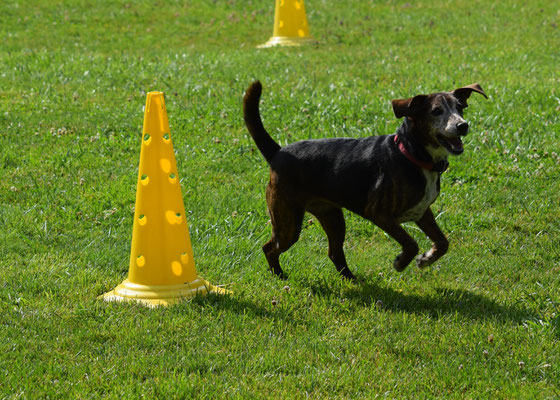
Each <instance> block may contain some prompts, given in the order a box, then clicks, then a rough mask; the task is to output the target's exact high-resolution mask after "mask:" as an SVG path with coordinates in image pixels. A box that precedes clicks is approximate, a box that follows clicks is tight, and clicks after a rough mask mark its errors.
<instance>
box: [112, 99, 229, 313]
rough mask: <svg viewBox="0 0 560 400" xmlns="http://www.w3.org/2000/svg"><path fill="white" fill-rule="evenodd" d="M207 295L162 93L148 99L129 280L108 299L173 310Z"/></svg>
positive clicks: (215, 290) (207, 284)
mask: <svg viewBox="0 0 560 400" xmlns="http://www.w3.org/2000/svg"><path fill="white" fill-rule="evenodd" d="M209 291H213V292H218V293H225V292H227V291H226V290H224V289H221V288H217V287H215V286H212V285H211V284H210V283H208V282H207V281H205V280H204V279H202V278H200V277H199V276H198V275H197V273H196V268H195V264H194V258H193V251H192V247H191V239H190V235H189V228H188V225H187V220H186V215H185V207H184V205H183V197H182V195H181V185H180V184H179V176H178V173H177V164H176V161H175V153H174V151H173V143H172V142H171V136H170V131H169V122H168V120H167V111H166V110H165V100H164V97H163V93H161V92H150V93H148V97H147V99H146V109H145V112H144V128H143V134H142V146H141V150H140V167H139V171H138V183H137V186H136V205H135V211H134V223H133V228H132V246H131V250H130V264H129V270H128V279H125V280H124V281H123V282H122V283H121V284H120V285H119V286H117V287H116V288H115V289H114V290H112V291H110V292H108V293H105V294H104V295H103V296H102V297H103V298H104V299H105V300H109V301H110V300H118V301H121V300H135V301H138V302H141V303H144V304H147V305H150V306H157V305H169V304H173V303H176V302H178V301H180V300H181V299H183V298H189V297H193V296H195V295H197V294H206V293H207V292H209Z"/></svg>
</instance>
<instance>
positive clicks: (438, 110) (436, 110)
mask: <svg viewBox="0 0 560 400" xmlns="http://www.w3.org/2000/svg"><path fill="white" fill-rule="evenodd" d="M441 114H443V108H441V107H436V108H434V109H433V110H432V115H441Z"/></svg>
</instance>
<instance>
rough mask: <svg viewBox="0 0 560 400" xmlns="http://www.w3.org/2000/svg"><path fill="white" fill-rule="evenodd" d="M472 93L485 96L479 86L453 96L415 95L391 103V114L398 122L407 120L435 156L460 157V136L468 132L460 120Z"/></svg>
mask: <svg viewBox="0 0 560 400" xmlns="http://www.w3.org/2000/svg"><path fill="white" fill-rule="evenodd" d="M472 92H477V93H480V94H481V95H483V96H484V97H486V98H488V96H486V93H484V91H483V90H482V88H481V87H480V85H479V84H478V83H473V84H472V85H469V86H464V87H461V88H458V89H455V90H453V91H452V92H442V93H433V94H429V95H424V94H421V95H418V96H414V97H411V98H409V99H401V100H393V102H392V104H393V112H394V113H395V116H396V117H397V118H402V117H406V118H407V120H409V121H410V122H411V123H412V126H413V127H414V129H413V131H414V133H415V134H416V135H419V136H420V137H418V138H417V139H419V140H420V141H422V142H423V143H424V145H425V146H426V149H427V150H428V151H429V152H430V153H432V154H433V155H437V156H446V155H447V154H453V155H459V154H461V153H462V152H463V142H462V141H461V136H465V135H466V134H467V132H468V130H469V124H468V123H467V121H465V120H464V119H463V109H465V108H467V99H468V98H469V97H470V95H471V93H472Z"/></svg>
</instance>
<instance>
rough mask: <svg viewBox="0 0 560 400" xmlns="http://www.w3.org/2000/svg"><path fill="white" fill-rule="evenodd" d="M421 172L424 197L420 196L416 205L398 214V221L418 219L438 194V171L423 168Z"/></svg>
mask: <svg viewBox="0 0 560 400" xmlns="http://www.w3.org/2000/svg"><path fill="white" fill-rule="evenodd" d="M422 172H423V173H424V177H425V178H426V191H425V192H424V197H422V198H421V199H420V201H419V202H418V203H417V204H416V205H414V206H413V207H412V208H410V209H408V210H407V211H405V212H404V213H403V214H402V215H401V216H400V218H399V219H398V222H399V223H402V222H409V221H418V220H419V219H420V218H421V217H422V215H424V213H425V212H426V210H427V209H428V207H429V206H430V204H432V203H433V202H434V200H435V199H436V197H437V196H438V194H439V192H438V187H437V182H438V173H437V172H432V171H427V170H425V169H423V170H422Z"/></svg>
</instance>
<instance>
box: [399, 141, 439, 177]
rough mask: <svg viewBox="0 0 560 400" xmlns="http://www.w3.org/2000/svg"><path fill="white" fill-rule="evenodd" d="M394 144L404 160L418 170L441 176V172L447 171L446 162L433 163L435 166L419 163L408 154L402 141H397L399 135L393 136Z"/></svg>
mask: <svg viewBox="0 0 560 400" xmlns="http://www.w3.org/2000/svg"><path fill="white" fill-rule="evenodd" d="M395 143H396V144H397V146H398V148H399V151H400V152H401V153H402V154H403V155H404V156H405V157H406V158H408V160H409V161H410V162H411V163H413V164H415V165H417V166H419V167H420V168H423V169H427V170H428V171H434V172H439V173H440V174H441V173H442V172H444V171H445V170H446V169H447V167H448V165H449V163H448V162H447V160H443V161H441V162H438V163H435V164H434V163H432V162H425V161H420V160H419V159H417V158H416V157H414V156H413V155H412V154H410V152H409V151H408V150H407V149H406V147H405V146H404V143H403V142H402V140H400V139H399V135H395Z"/></svg>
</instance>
